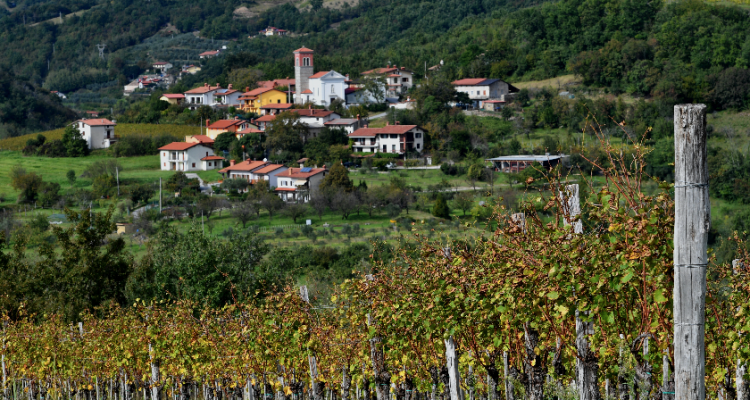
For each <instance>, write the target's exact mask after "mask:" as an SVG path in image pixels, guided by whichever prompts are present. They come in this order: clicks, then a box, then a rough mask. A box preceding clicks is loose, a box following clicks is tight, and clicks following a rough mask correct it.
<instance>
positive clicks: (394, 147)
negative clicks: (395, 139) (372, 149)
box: [391, 144, 396, 153]
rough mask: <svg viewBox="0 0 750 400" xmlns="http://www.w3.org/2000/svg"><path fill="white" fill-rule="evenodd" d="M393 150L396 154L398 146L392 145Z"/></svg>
mask: <svg viewBox="0 0 750 400" xmlns="http://www.w3.org/2000/svg"><path fill="white" fill-rule="evenodd" d="M391 150H393V152H394V153H395V152H396V145H395V144H392V145H391Z"/></svg>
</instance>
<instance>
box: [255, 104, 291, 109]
mask: <svg viewBox="0 0 750 400" xmlns="http://www.w3.org/2000/svg"><path fill="white" fill-rule="evenodd" d="M292 106H293V104H292V103H276V104H266V105H265V106H262V107H261V109H265V110H279V109H282V110H285V109H287V108H292Z"/></svg>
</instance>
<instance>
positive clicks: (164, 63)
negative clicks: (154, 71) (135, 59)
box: [153, 61, 169, 65]
mask: <svg viewBox="0 0 750 400" xmlns="http://www.w3.org/2000/svg"><path fill="white" fill-rule="evenodd" d="M167 64H169V63H168V62H165V61H157V62H155V63H154V64H153V65H167Z"/></svg>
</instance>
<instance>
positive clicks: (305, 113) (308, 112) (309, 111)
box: [289, 108, 333, 118]
mask: <svg viewBox="0 0 750 400" xmlns="http://www.w3.org/2000/svg"><path fill="white" fill-rule="evenodd" d="M289 111H290V112H293V113H297V114H299V116H300V117H316V118H322V117H327V116H329V115H331V114H333V111H328V110H318V109H316V108H302V109H294V110H289Z"/></svg>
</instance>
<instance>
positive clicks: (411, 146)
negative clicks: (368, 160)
mask: <svg viewBox="0 0 750 400" xmlns="http://www.w3.org/2000/svg"><path fill="white" fill-rule="evenodd" d="M349 138H350V139H352V141H353V144H352V149H353V150H354V151H355V152H361V153H380V152H382V153H396V154H404V153H405V152H411V151H416V152H419V153H421V152H422V150H424V130H423V129H422V128H420V127H419V126H417V125H399V124H398V123H396V125H386V126H384V127H382V128H360V129H357V130H356V131H354V132H353V133H351V134H349Z"/></svg>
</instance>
